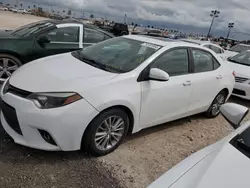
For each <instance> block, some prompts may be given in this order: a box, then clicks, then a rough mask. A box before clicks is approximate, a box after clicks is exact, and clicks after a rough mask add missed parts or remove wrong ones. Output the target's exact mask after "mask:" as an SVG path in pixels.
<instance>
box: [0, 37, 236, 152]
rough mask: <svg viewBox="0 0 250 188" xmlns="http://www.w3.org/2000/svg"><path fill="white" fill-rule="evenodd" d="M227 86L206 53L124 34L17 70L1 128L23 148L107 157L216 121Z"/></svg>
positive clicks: (227, 77) (226, 74) (228, 77)
mask: <svg viewBox="0 0 250 188" xmlns="http://www.w3.org/2000/svg"><path fill="white" fill-rule="evenodd" d="M233 86H234V76H233V74H232V70H231V69H230V68H228V64H227V63H225V62H224V61H223V60H222V59H221V58H218V57H217V56H216V54H215V53H214V52H213V51H211V50H209V49H207V48H204V47H201V46H198V45H195V44H189V43H184V42H178V41H177V42H167V41H161V40H157V39H152V38H150V37H146V36H139V35H129V36H123V37H117V38H113V39H110V40H107V41H104V42H101V43H98V44H96V45H93V46H90V47H88V48H85V49H83V50H81V51H75V52H72V53H65V54H61V55H55V56H50V57H46V58H43V59H39V60H36V61H33V62H31V63H28V64H25V65H23V66H22V67H21V68H20V69H18V70H16V71H15V72H14V73H13V74H12V76H11V77H10V79H8V80H7V81H6V82H5V83H4V85H3V87H2V90H1V98H2V107H1V110H2V113H1V123H2V125H3V127H4V129H5V130H6V132H7V133H8V134H9V135H10V136H11V137H12V138H13V139H14V141H15V142H16V143H18V144H21V145H25V146H29V147H33V148H38V149H42V150H63V151H70V150H79V149H80V148H82V147H84V148H87V149H88V151H89V152H90V153H92V154H94V155H105V154H107V153H109V152H111V151H113V150H114V149H115V148H117V147H118V145H119V144H120V143H121V141H122V139H123V138H124V137H125V136H126V135H127V134H128V133H135V132H138V131H140V130H141V129H144V128H148V127H151V126H155V125H158V124H161V123H164V122H169V121H172V120H176V119H179V118H183V117H186V116H190V115H193V114H197V113H201V112H205V113H206V115H207V116H208V117H216V116H217V115H218V114H219V108H220V106H221V105H222V104H223V103H225V101H226V100H227V99H228V98H229V96H230V95H231V92H232V90H233Z"/></svg>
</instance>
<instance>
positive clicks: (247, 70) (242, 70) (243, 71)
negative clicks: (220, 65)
mask: <svg viewBox="0 0 250 188" xmlns="http://www.w3.org/2000/svg"><path fill="white" fill-rule="evenodd" d="M228 64H229V66H230V67H231V68H232V69H233V71H235V74H236V76H239V77H244V78H245V77H246V78H250V66H247V65H241V64H238V63H233V62H230V61H228Z"/></svg>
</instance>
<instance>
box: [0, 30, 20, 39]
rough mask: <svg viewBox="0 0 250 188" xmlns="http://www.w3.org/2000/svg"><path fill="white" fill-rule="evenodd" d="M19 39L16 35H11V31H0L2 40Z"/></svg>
mask: <svg viewBox="0 0 250 188" xmlns="http://www.w3.org/2000/svg"><path fill="white" fill-rule="evenodd" d="M12 38H17V37H16V36H14V35H11V30H6V29H0V39H12Z"/></svg>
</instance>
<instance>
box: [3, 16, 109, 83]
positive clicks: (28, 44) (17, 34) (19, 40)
mask: <svg viewBox="0 0 250 188" xmlns="http://www.w3.org/2000/svg"><path fill="white" fill-rule="evenodd" d="M113 37H114V35H112V34H111V33H108V32H106V31H103V30H101V29H99V28H96V27H94V26H91V25H87V24H83V23H81V22H70V21H57V20H46V21H40V22H35V23H32V24H28V25H25V26H23V27H21V28H18V29H16V30H0V80H1V81H3V80H5V79H6V78H8V77H9V76H10V75H11V74H12V73H13V72H14V71H15V70H17V69H18V67H20V66H21V65H23V64H25V63H28V62H30V61H33V60H35V59H38V58H42V57H46V56H50V55H55V54H60V53H66V52H70V51H75V50H79V49H82V48H84V47H87V46H90V45H92V44H95V43H98V42H101V41H104V40H107V39H110V38H113Z"/></svg>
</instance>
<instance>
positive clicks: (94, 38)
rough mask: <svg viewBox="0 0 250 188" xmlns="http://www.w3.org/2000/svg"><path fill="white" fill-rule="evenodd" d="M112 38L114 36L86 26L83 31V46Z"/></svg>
mask: <svg viewBox="0 0 250 188" xmlns="http://www.w3.org/2000/svg"><path fill="white" fill-rule="evenodd" d="M110 38H112V37H110V36H108V35H106V34H105V33H103V32H101V31H98V30H95V29H92V28H87V27H85V28H84V32H83V48H84V47H88V46H91V45H93V44H96V43H98V42H101V41H104V40H107V39H110Z"/></svg>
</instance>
